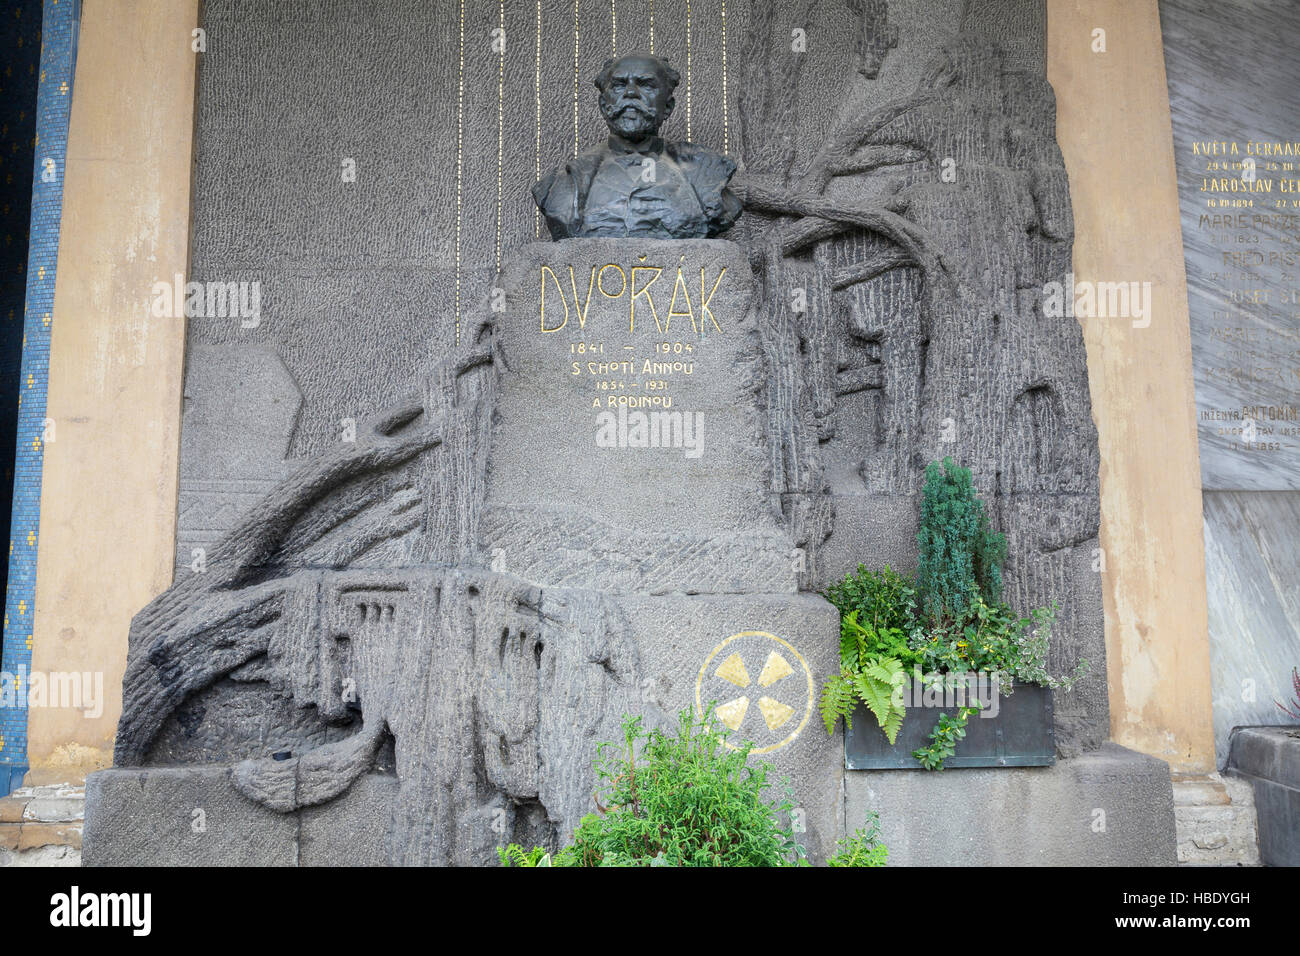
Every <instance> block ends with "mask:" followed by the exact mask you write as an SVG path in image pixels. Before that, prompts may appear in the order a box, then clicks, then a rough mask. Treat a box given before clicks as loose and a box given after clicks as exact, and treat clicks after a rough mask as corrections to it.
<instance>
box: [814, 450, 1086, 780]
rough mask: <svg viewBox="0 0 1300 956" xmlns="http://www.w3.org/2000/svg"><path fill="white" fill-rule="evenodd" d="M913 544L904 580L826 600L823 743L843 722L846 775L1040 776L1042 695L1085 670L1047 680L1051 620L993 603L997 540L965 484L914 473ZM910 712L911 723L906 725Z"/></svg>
mask: <svg viewBox="0 0 1300 956" xmlns="http://www.w3.org/2000/svg"><path fill="white" fill-rule="evenodd" d="M917 541H918V544H919V546H920V548H919V561H918V565H917V570H916V573H915V575H905V574H900V573H899V572H897V571H895V570H893V569H892V568H890V567H888V566H886V567H885V568H884V569H882V570H880V571H871V570H868V569H867V568H866V567H864V566H862V565H859V566H858V569H857V571H856V572H854V573H852V574H849V575H848V576H847V577H846V578H845V579H844V580H843V581H841V582H839V583H837V584H835V585H832V586H831V587H830V588H828V589H827V590H826V592H825V595H826V598H827V599H828V600H829V601H830V602H831V603H832V604H834V605H835V606H836V607H837V608H838V609H839V612H840V671H839V673H838V674H834V675H832V676H831V677H830V678H829V679H828V680H827V681H826V684H825V686H824V687H823V690H822V696H821V704H820V709H821V715H822V720H823V722H824V723H825V725H826V731H827V733H834V731H835V726H836V724H837V723H838V722H839V720H840V719H841V718H843V719H844V722H845V728H846V735H845V765H846V766H847V767H848V768H849V769H861V770H869V769H870V770H884V769H916V768H917V767H923V768H925V769H927V770H940V769H943V767H944V766H951V767H991V766H1035V765H1043V764H1050V763H1052V762H1053V761H1054V760H1055V745H1054V738H1053V734H1052V702H1051V701H1052V698H1051V689H1052V688H1054V687H1063V688H1066V689H1068V688H1069V687H1070V686H1072V685H1073V683H1074V681H1076V680H1078V679H1079V678H1080V677H1082V676H1083V675H1084V674H1085V673H1086V672H1087V667H1088V662H1087V661H1086V660H1085V661H1080V662H1079V666H1078V667H1077V668H1076V670H1075V672H1074V674H1072V675H1071V676H1069V677H1067V678H1059V679H1058V678H1054V677H1052V676H1051V675H1050V674H1048V672H1047V651H1048V644H1049V642H1050V640H1051V627H1052V622H1053V620H1054V618H1055V608H1054V607H1052V608H1037V609H1035V610H1033V611H1032V612H1030V614H1029V615H1028V616H1026V617H1022V616H1020V615H1018V614H1016V613H1015V612H1014V611H1013V610H1012V609H1011V608H1010V607H1009V606H1007V605H1006V604H1005V603H1004V602H1003V601H1002V566H1003V562H1004V561H1005V559H1006V538H1005V537H1004V536H1003V535H1001V534H999V533H998V532H996V531H994V530H993V528H992V526H991V525H990V523H989V519H988V513H987V511H986V509H985V507H984V502H983V501H981V500H980V499H979V497H978V496H977V494H976V492H975V487H974V484H973V481H972V477H971V472H970V470H969V469H966V468H962V467H960V466H958V465H955V464H954V463H953V461H952V459H950V458H946V459H944V462H943V465H942V467H941V466H940V465H939V464H937V463H932V464H931V465H930V466H929V467H928V468H927V469H926V480H925V486H924V489H923V492H922V499H921V520H920V533H919V534H918V535H917ZM909 709H913V710H916V711H918V714H917V715H916V716H915V717H913V718H912V719H905V718H906V717H907V715H908V711H909ZM868 713H870V715H872V716H874V718H875V724H876V725H877V726H876V727H872V726H870V722H869V720H868V719H866V718H867V714H868ZM976 714H979V715H980V716H979V717H978V718H976V717H975V715H976ZM855 715H856V717H857V720H856V721H855V719H854V718H855ZM972 720H974V722H973V723H972ZM877 728H878V729H877ZM962 741H964V743H962V744H961V747H960V748H959V747H958V744H959V742H962ZM959 750H960V752H959Z"/></svg>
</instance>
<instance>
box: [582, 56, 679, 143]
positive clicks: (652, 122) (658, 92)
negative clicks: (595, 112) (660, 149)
mask: <svg viewBox="0 0 1300 956" xmlns="http://www.w3.org/2000/svg"><path fill="white" fill-rule="evenodd" d="M600 112H601V114H602V115H603V116H604V117H605V122H606V123H608V124H609V129H610V132H612V133H615V134H617V135H619V136H622V137H623V138H624V139H626V140H630V141H631V142H634V143H635V142H640V141H641V140H643V139H646V138H648V137H650V136H653V135H654V134H655V133H657V132H658V131H659V127H660V126H661V125H662V124H663V121H664V120H665V119H667V118H668V114H669V113H670V112H672V90H671V89H670V84H669V82H668V77H666V76H665V75H664V73H663V70H662V69H661V68H660V66H659V64H658V63H657V62H655V61H654V60H652V59H650V58H648V57H627V58H625V59H622V60H620V61H618V63H616V64H614V66H613V67H612V68H611V69H610V73H609V79H608V80H607V81H606V83H605V86H604V88H603V89H601V91H600Z"/></svg>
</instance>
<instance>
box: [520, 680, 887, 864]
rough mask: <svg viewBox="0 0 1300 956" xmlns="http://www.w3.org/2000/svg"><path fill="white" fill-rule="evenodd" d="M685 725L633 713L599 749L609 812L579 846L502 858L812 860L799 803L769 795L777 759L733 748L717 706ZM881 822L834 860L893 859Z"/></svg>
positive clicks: (683, 720)
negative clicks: (617, 738)
mask: <svg viewBox="0 0 1300 956" xmlns="http://www.w3.org/2000/svg"><path fill="white" fill-rule="evenodd" d="M677 720H678V722H677V727H676V729H675V731H673V732H671V733H665V732H663V731H661V730H650V731H645V730H643V729H642V727H641V718H639V717H625V718H624V721H623V743H621V744H611V743H604V744H600V745H599V746H598V747H597V758H596V762H595V769H596V778H597V783H598V787H599V790H598V792H597V799H596V805H597V807H599V808H600V813H595V814H588V815H587V816H585V817H583V818H582V821H581V822H580V823H579V824H578V828H577V830H576V832H575V833H574V838H573V844H572V845H571V846H568V847H565V848H564V849H562V850H560V851H559V852H558V853H556V854H554V855H551V854H549V853H547V851H546V850H545V849H544V848H542V847H534V848H533V849H532V850H525V849H524V848H523V847H521V846H519V845H518V844H514V843H512V844H510V845H509V846H506V847H502V848H499V849H498V850H497V856H498V858H499V859H500V861H501V865H502V866H512V867H513V866H528V867H533V866H537V867H541V866H807V865H808V863H807V860H806V859H805V858H804V850H803V847H802V846H800V845H799V844H798V842H797V841H796V840H795V836H794V832H793V829H792V828H791V827H787V826H783V825H782V824H781V822H780V821H781V820H782V819H790V817H791V815H792V813H793V811H794V809H795V806H794V800H793V798H792V797H791V796H790V795H789V793H788V791H787V795H786V799H785V800H783V801H782V802H780V803H774V802H772V801H770V800H768V799H766V797H765V795H764V792H765V791H766V790H767V789H768V788H769V786H770V785H769V784H768V780H767V778H768V774H769V773H770V772H771V769H772V768H771V766H770V765H768V764H767V763H763V762H760V763H758V765H757V766H751V765H750V763H749V751H750V748H751V747H752V744H745V745H743V746H741V747H740V748H738V749H733V748H731V747H728V746H727V742H726V738H727V731H726V730H725V729H721V730H719V729H718V728H717V726H716V725H715V723H714V719H713V708H712V706H710V707H709V709H708V710H707V711H706V712H705V714H704V716H703V717H701V718H700V719H699V720H698V721H697V720H695V719H694V717H693V715H692V713H691V711H689V710H686V711H683V712H682V713H680V714H679V715H678V719H677ZM878 823H879V821H878V819H877V818H876V817H875V815H874V814H871V815H869V816H868V827H867V828H866V829H865V830H859V831H858V832H856V833H854V834H853V836H852V837H850V838H849V840H847V841H841V843H840V845H841V847H842V849H841V851H840V852H839V853H838V854H836V859H838V860H839V862H836V863H833V864H832V865H834V866H884V865H885V859H886V857H887V856H888V850H887V849H886V848H885V847H884V845H883V844H881V843H880V839H879V825H878Z"/></svg>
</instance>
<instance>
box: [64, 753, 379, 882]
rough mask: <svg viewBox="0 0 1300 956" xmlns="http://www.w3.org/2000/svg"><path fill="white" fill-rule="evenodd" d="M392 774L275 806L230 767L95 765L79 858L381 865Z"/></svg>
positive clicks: (101, 862) (90, 862) (125, 862)
mask: <svg viewBox="0 0 1300 956" xmlns="http://www.w3.org/2000/svg"><path fill="white" fill-rule="evenodd" d="M396 788H397V780H396V778H395V777H391V776H383V775H380V774H371V775H368V776H365V777H362V778H361V779H360V780H358V781H357V782H356V783H354V784H353V785H352V787H351V788H350V789H349V790H348V792H347V793H345V794H344V795H343V796H342V797H340V798H339V799H338V800H335V801H334V802H332V803H330V804H327V805H324V806H320V807H309V808H307V809H305V810H300V811H298V812H296V813H276V812H274V811H272V810H268V809H266V808H265V807H262V806H259V805H258V804H256V803H253V802H252V801H251V800H248V799H246V798H245V797H244V796H243V795H241V794H240V793H239V792H238V791H236V790H235V788H234V787H233V786H232V785H231V782H230V767H228V766H221V765H210V766H201V767H150V768H140V769H113V770H101V771H98V772H97V773H92V774H91V775H90V776H89V777H88V778H87V779H86V825H85V832H84V834H83V837H82V862H83V864H84V865H86V866H295V865H300V866H380V865H383V864H384V863H385V862H386V860H387V854H386V847H385V840H384V836H385V833H386V832H387V829H388V821H389V820H390V818H391V815H392V809H391V801H392V797H393V793H394V792H395V791H396Z"/></svg>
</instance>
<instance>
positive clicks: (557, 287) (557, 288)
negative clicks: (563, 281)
mask: <svg viewBox="0 0 1300 956" xmlns="http://www.w3.org/2000/svg"><path fill="white" fill-rule="evenodd" d="M547 273H550V276H551V279H552V280H554V282H555V291H556V292H558V293H560V301H561V302H563V303H564V321H563V322H561V323H560V324H559V325H557V326H556V327H555V328H553V329H548V328H547V327H546V275H547ZM552 311H554V310H552ZM541 319H542V331H543V332H558V331H560V329H562V328H564V327H565V326H566V325H568V324H569V301H568V300H567V299H566V298H565V297H564V286H562V285H560V277H559V276H557V275H556V274H555V272H554V270H552V269H551V267H550V266H542V310H541Z"/></svg>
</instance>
